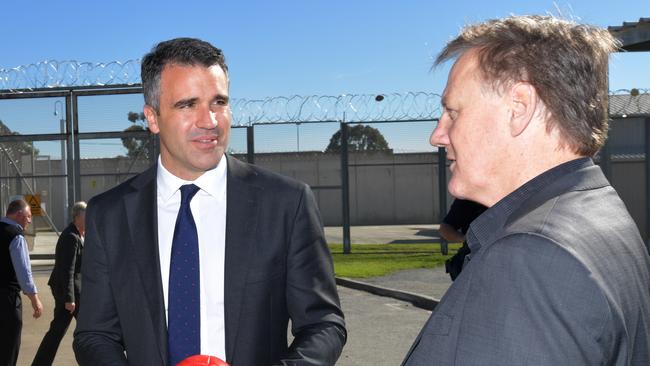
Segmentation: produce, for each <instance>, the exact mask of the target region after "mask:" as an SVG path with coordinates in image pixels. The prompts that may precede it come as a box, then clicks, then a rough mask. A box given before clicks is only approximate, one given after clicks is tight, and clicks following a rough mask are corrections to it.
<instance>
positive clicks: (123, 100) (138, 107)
mask: <svg viewBox="0 0 650 366" xmlns="http://www.w3.org/2000/svg"><path fill="white" fill-rule="evenodd" d="M143 103H144V100H143V97H142V94H140V93H138V94H121V95H84V96H80V97H78V115H79V132H80V133H84V132H108V131H111V132H115V131H144V130H145V129H146V128H147V120H146V119H145V117H144V113H143V111H142V109H143Z"/></svg>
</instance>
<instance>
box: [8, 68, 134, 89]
mask: <svg viewBox="0 0 650 366" xmlns="http://www.w3.org/2000/svg"><path fill="white" fill-rule="evenodd" d="M138 83H140V60H128V61H125V62H120V61H112V62H108V63H101V62H97V63H92V62H78V61H75V60H67V61H56V60H47V61H41V62H37V63H33V64H29V65H24V66H18V67H14V68H11V69H2V68H0V90H9V91H12V90H31V89H41V88H58V87H71V86H103V85H125V84H126V85H130V84H138Z"/></svg>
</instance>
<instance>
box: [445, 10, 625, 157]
mask: <svg viewBox="0 0 650 366" xmlns="http://www.w3.org/2000/svg"><path fill="white" fill-rule="evenodd" d="M617 47H618V43H617V41H616V40H615V39H614V38H613V37H612V36H611V35H610V34H609V32H607V31H606V30H605V29H601V28H597V27H594V26H590V25H584V24H577V23H574V22H571V21H567V20H562V19H558V18H555V17H552V16H535V15H533V16H511V17H508V18H504V19H494V20H488V21H486V22H484V23H481V24H474V25H469V26H467V27H465V28H464V29H463V30H462V31H461V34H460V35H459V36H458V37H457V38H456V39H454V40H452V41H450V42H449V43H448V44H447V46H446V47H445V48H444V49H443V50H442V52H441V53H440V54H439V55H438V57H437V59H436V62H435V64H436V65H438V64H440V63H442V62H445V61H447V60H449V59H451V58H456V57H460V56H461V55H462V54H463V53H465V52H466V51H469V50H475V51H476V52H477V53H476V55H477V62H478V65H479V69H480V72H481V76H482V77H483V79H484V80H485V81H487V82H488V83H490V84H491V86H492V88H493V90H495V91H497V92H501V91H502V90H503V89H502V88H503V87H505V86H508V85H511V84H512V83H515V82H518V81H525V82H528V83H530V84H531V85H532V86H533V87H534V88H535V90H536V91H537V94H538V95H539V98H540V99H541V101H542V102H543V104H544V105H545V107H546V113H547V119H546V120H547V122H546V123H547V129H548V130H549V131H550V130H552V129H553V128H556V127H557V128H558V130H559V132H560V135H561V136H562V138H563V140H564V142H565V143H566V144H567V145H568V146H569V147H570V148H571V149H572V150H573V151H574V152H576V153H578V154H580V155H583V156H590V155H593V154H595V153H596V152H597V151H598V149H599V148H600V147H601V146H602V144H603V143H604V142H605V139H606V138H607V128H608V127H607V125H608V122H607V120H608V115H607V96H608V90H607V69H608V59H609V53H610V52H613V51H615V50H616V49H617Z"/></svg>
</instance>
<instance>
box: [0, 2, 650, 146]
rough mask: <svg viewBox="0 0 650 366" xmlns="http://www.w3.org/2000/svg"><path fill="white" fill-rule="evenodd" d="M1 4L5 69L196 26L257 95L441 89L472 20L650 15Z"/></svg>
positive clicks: (635, 61)
mask: <svg viewBox="0 0 650 366" xmlns="http://www.w3.org/2000/svg"><path fill="white" fill-rule="evenodd" d="M558 9H559V10H558ZM0 12H1V13H2V17H1V18H2V24H3V30H4V31H3V37H2V38H3V39H2V42H1V43H0V68H13V67H16V66H20V65H27V64H30V63H34V62H39V61H43V60H59V61H63V60H76V61H80V62H84V61H88V62H110V61H126V60H131V59H138V58H140V57H141V56H142V55H143V54H144V53H145V52H147V51H148V50H149V49H150V48H151V47H152V46H153V45H154V44H155V43H157V42H158V41H161V40H164V39H168V38H172V37H178V36H191V37H199V38H202V39H205V40H207V41H210V42H212V43H213V44H215V45H216V46H218V47H220V48H222V49H223V50H224V52H225V54H226V57H227V60H228V64H229V67H230V77H231V96H232V97H233V98H246V99H257V98H264V97H272V96H290V95H295V94H299V95H313V94H316V95H340V94H364V93H368V94H378V93H394V92H397V93H404V92H409V91H425V92H436V93H441V92H442V90H443V89H444V85H445V82H446V77H447V72H448V67H447V66H445V67H441V68H438V69H436V70H433V71H431V65H432V62H433V58H435V55H436V54H437V52H439V51H440V49H441V48H442V47H443V46H444V44H445V43H446V42H447V41H448V40H449V39H451V38H452V37H453V36H455V35H456V34H457V33H458V31H459V29H460V28H461V27H462V26H463V25H464V24H467V23H469V22H477V21H482V20H485V19H488V18H494V17H503V16H507V15H509V14H546V13H549V12H550V13H553V14H558V13H562V14H563V15H564V16H565V17H569V18H574V19H576V20H579V21H582V22H586V23H590V24H594V25H598V26H603V27H606V26H608V25H620V24H621V23H622V22H624V21H638V19H639V18H640V17H650V1H647V0H646V1H641V0H636V1H631V0H617V1H594V0H573V1H556V2H553V1H548V0H529V1H521V0H519V1H514V0H513V1H507V0H497V1H434V0H428V1H413V0H402V1H386V0H375V1H372V2H370V1H353V0H328V1H321V0H303V1H279V0H277V1H262V0H257V1H247V0H240V1H228V2H225V1H216V0H210V1H191V0H186V1H160V0H159V1H134V0H131V1H122V0H117V1H110V2H109V1H104V2H94V1H76V0H75V1H58V2H53V1H43V0H34V1H16V0H4V1H3V4H2V8H0ZM647 65H650V53H645V54H644V53H638V54H618V55H616V56H615V57H614V59H613V60H612V62H611V67H610V89H611V90H616V89H629V88H633V87H638V88H650V73H648V72H647V71H646V70H647V69H648V67H647ZM43 103H44V105H43V106H42V108H43V112H42V117H38V118H42V119H45V118H48V119H49V120H51V121H49V122H42V123H44V124H47V125H48V126H50V127H49V128H52V129H55V127H52V126H55V125H57V123H56V122H57V118H54V116H53V115H52V108H53V107H52V103H53V102H52V101H44V102H43ZM120 103H122V102H120ZM104 104H105V105H106V106H105V108H104V109H105V111H104V114H103V115H104V117H101V118H99V119H97V121H96V125H97V126H106V123H104V121H103V119H102V118H104V119H108V118H113V117H107V116H110V112H111V110H112V109H113V108H111V103H104ZM127 104H128V106H125V107H124V108H127V109H131V110H132V109H140V108H141V99H139V98H136V99H133V100H132V101H128V102H127ZM17 109H18V108H16V104H15V103H11V104H9V103H0V119H2V120H5V121H8V120H10V119H11V120H12V121H14V122H13V123H14V124H15V126H21V127H20V128H19V131H20V130H21V129H24V131H23V132H22V133H35V132H33V131H32V132H28V131H27V130H29V128H27V127H26V125H29V124H30V123H34V125H36V124H38V123H40V122H38V123H36V122H30V121H31V120H24V121H21V120H20V118H21V117H19V116H17V115H12V114H10V113H11V111H15V110H17ZM37 109H38V108H37ZM23 111H24V109H23ZM119 113H120V114H119V115H120V116H122V115H125V112H123V111H121V110H120V111H119ZM89 114H90V115H96V112H89ZM32 117H34V116H32ZM22 118H27V117H22ZM34 118H35V117H34ZM120 119H121V120H122V121H121V122H120V123H123V122H124V121H126V118H122V117H120ZM124 123H128V121H126V122H124ZM126 126H127V125H124V127H126ZM427 128H430V126H428V127H427ZM37 132H39V133H41V132H43V133H44V132H50V133H51V132H56V131H46V130H42V129H37ZM328 137H329V136H328ZM423 141H425V143H426V136H423ZM302 144H303V143H301V145H302Z"/></svg>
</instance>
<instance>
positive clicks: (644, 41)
mask: <svg viewBox="0 0 650 366" xmlns="http://www.w3.org/2000/svg"><path fill="white" fill-rule="evenodd" d="M607 30H609V32H610V33H611V34H612V35H613V36H614V37H616V38H618V39H619V40H620V41H621V44H622V47H621V48H622V49H623V50H625V51H650V18H639V21H638V22H623V25H620V26H609V27H607Z"/></svg>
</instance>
